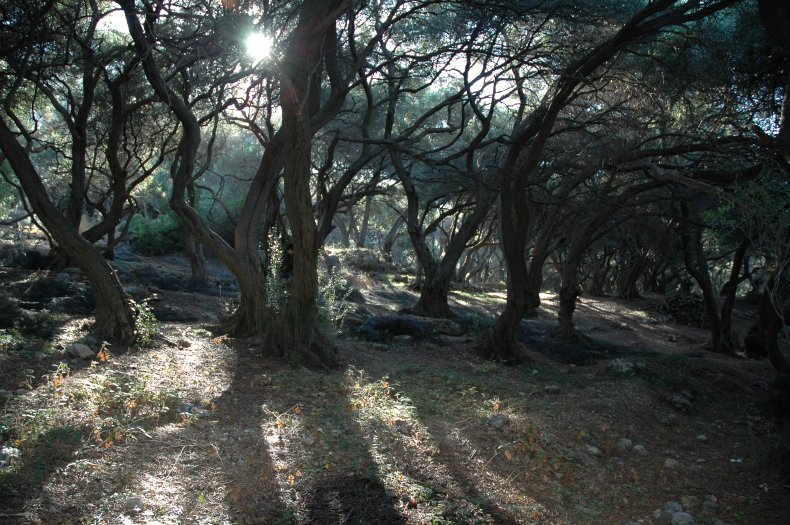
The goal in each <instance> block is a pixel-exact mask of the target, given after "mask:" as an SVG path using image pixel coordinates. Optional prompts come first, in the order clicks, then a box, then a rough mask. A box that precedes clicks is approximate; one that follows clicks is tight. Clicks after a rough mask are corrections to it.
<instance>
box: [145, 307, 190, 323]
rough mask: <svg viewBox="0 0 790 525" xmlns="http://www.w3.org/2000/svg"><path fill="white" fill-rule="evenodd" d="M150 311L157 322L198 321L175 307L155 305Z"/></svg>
mask: <svg viewBox="0 0 790 525" xmlns="http://www.w3.org/2000/svg"><path fill="white" fill-rule="evenodd" d="M151 311H152V312H153V314H154V317H156V319H157V320H158V321H162V322H164V323H193V322H195V321H199V320H200V319H199V318H198V316H196V315H194V314H191V313H189V312H186V311H184V310H182V309H180V308H176V307H175V306H168V305H164V304H157V305H155V306H154V307H153V308H151Z"/></svg>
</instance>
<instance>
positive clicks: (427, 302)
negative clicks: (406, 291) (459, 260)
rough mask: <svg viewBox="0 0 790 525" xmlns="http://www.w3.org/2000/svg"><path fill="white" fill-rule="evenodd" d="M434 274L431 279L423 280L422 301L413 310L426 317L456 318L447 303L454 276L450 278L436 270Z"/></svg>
mask: <svg viewBox="0 0 790 525" xmlns="http://www.w3.org/2000/svg"><path fill="white" fill-rule="evenodd" d="M432 273H433V275H432V276H431V277H428V276H426V277H425V279H423V282H422V287H421V288H420V299H419V300H418V301H417V304H416V305H415V306H414V308H413V311H414V313H415V314H417V315H422V316H425V317H440V318H450V317H455V314H454V313H453V312H452V311H451V310H450V305H449V304H448V302H447V295H448V293H449V291H450V280H451V279H452V274H451V275H449V276H448V275H444V274H443V272H442V270H436V271H434V272H432Z"/></svg>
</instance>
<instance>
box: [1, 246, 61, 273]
mask: <svg viewBox="0 0 790 525" xmlns="http://www.w3.org/2000/svg"><path fill="white" fill-rule="evenodd" d="M53 262H55V257H53V256H51V255H45V254H43V253H41V252H40V251H38V250H27V251H26V252H24V253H21V254H17V255H15V256H14V257H12V258H11V264H13V265H15V266H18V267H20V268H24V269H25V270H48V269H50V268H51V267H52V263H53Z"/></svg>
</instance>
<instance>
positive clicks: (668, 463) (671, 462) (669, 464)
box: [664, 458, 680, 470]
mask: <svg viewBox="0 0 790 525" xmlns="http://www.w3.org/2000/svg"><path fill="white" fill-rule="evenodd" d="M679 467H680V461H678V460H676V459H673V458H667V459H666V460H665V461H664V468H668V469H671V470H674V469H676V468H679Z"/></svg>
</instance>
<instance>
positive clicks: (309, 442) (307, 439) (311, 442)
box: [301, 436, 315, 447]
mask: <svg viewBox="0 0 790 525" xmlns="http://www.w3.org/2000/svg"><path fill="white" fill-rule="evenodd" d="M301 442H302V443H303V444H304V445H305V446H308V447H312V446H313V445H315V439H313V438H312V437H310V436H304V437H303V438H302V439H301Z"/></svg>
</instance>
